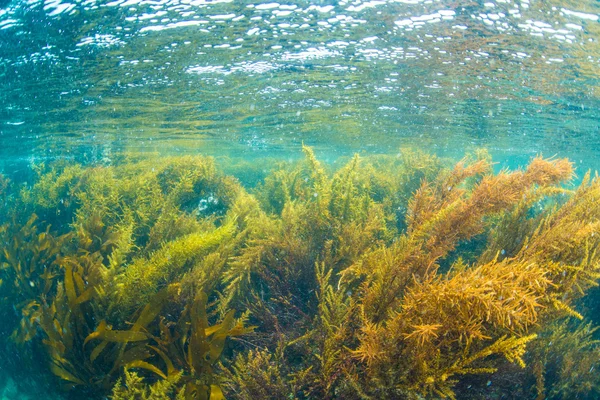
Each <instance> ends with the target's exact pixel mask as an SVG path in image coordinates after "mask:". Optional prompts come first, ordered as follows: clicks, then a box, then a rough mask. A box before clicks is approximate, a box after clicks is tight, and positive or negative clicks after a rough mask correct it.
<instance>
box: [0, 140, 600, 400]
mask: <svg viewBox="0 0 600 400" xmlns="http://www.w3.org/2000/svg"><path fill="white" fill-rule="evenodd" d="M303 152H304V156H305V157H304V160H302V161H300V162H297V163H291V164H279V165H276V166H273V167H271V168H269V169H270V170H271V172H270V173H269V174H268V175H266V177H265V178H264V179H263V180H262V182H261V183H259V184H256V182H255V181H253V184H252V186H253V187H252V189H245V188H244V187H243V186H242V185H241V184H240V183H239V182H238V181H237V180H236V179H235V178H233V177H230V176H227V175H225V174H223V173H221V172H219V170H218V169H217V167H216V165H215V163H214V161H213V160H212V159H210V158H206V157H200V156H195V157H168V158H156V159H144V160H141V159H135V158H128V157H123V160H122V161H121V162H120V163H118V164H117V165H114V166H84V165H79V164H72V165H66V164H64V163H63V164H56V165H50V166H44V165H41V166H36V167H35V171H36V178H35V180H34V182H32V183H31V185H29V186H28V187H27V188H24V189H21V190H20V191H16V189H15V186H14V185H13V184H12V183H11V182H10V181H8V179H6V178H3V177H0V178H1V179H0V196H2V199H3V200H4V201H3V204H4V206H3V207H4V209H3V210H5V215H4V217H3V220H2V221H3V225H2V226H1V227H0V235H1V236H2V241H1V242H2V243H3V251H2V253H1V254H0V267H1V269H0V274H1V277H0V278H1V279H2V281H1V282H2V286H1V289H2V296H1V299H2V302H4V303H5V305H7V306H8V304H10V305H11V306H12V305H14V309H15V311H16V313H17V315H18V318H17V321H15V323H14V327H13V328H14V333H13V335H12V339H13V341H14V342H15V343H17V344H19V345H23V344H25V343H34V344H35V347H34V348H36V349H39V350H40V351H42V354H40V355H39V356H41V357H44V358H45V359H46V360H47V364H48V370H49V371H50V372H52V373H53V374H54V375H55V376H56V377H57V379H59V380H60V381H61V382H62V383H63V386H64V388H65V390H67V391H68V392H69V393H71V394H73V396H74V397H77V396H80V395H81V394H82V393H86V395H88V396H92V397H94V396H96V397H98V398H101V397H102V396H106V395H110V396H111V397H112V398H113V399H115V400H116V399H166V398H178V399H207V400H208V399H221V398H225V397H228V398H240V399H256V398H298V399H303V398H315V397H322V398H331V399H333V398H343V399H369V398H374V399H375V398H398V399H403V398H405V399H413V398H414V399H417V398H467V397H468V396H469V393H472V392H468V391H465V389H464V388H465V387H472V386H473V385H478V384H479V385H480V386H481V389H480V390H481V391H484V390H495V387H492V388H487V387H486V386H485V385H482V384H481V383H480V382H481V379H480V377H481V376H484V377H485V376H489V375H491V374H494V379H500V380H502V376H504V377H505V378H506V380H509V379H510V380H511V382H513V383H514V382H518V384H516V385H515V384H513V385H512V387H511V388H508V387H504V388H503V389H504V390H506V391H510V390H513V393H514V394H515V395H516V394H517V392H518V394H519V395H523V394H524V395H525V396H530V398H544V396H550V397H553V398H560V396H570V395H577V396H589V397H590V398H592V397H593V396H594V395H596V394H597V393H598V392H600V380H598V379H596V378H595V375H593V374H591V373H587V374H585V371H584V370H583V369H587V370H593V368H595V364H596V361H594V360H595V358H594V357H595V355H596V354H598V351H600V350H598V345H597V342H596V341H595V340H594V338H593V336H594V332H595V328H594V327H593V326H592V325H591V323H592V322H580V324H579V325H578V327H574V326H575V324H574V323H566V322H564V321H565V320H566V319H567V318H571V319H575V320H584V314H585V313H584V310H583V309H580V306H579V301H580V300H581V299H582V298H583V297H585V296H586V295H587V293H588V291H589V289H590V288H591V287H593V286H596V285H597V281H598V279H599V278H600V272H599V266H600V265H599V261H600V260H599V255H598V252H597V248H598V240H599V235H598V232H597V231H598V230H599V229H600V223H599V222H598V221H600V218H599V217H600V181H599V180H598V178H592V177H591V176H590V175H589V174H588V175H586V176H585V177H584V178H583V181H582V183H581V184H580V185H579V186H578V187H572V185H571V186H570V187H567V185H570V182H571V180H572V178H573V168H572V165H571V163H570V162H568V161H567V160H564V159H543V158H541V157H537V158H534V159H533V160H531V162H530V164H529V165H528V166H527V167H526V168H525V169H523V170H516V171H501V172H499V173H496V174H494V173H493V169H492V164H491V160H490V156H489V155H488V154H487V153H486V152H485V151H479V152H476V153H474V154H471V155H468V156H467V157H465V158H464V159H463V160H461V161H459V162H458V163H456V164H454V165H452V164H450V163H449V162H448V161H447V160H442V159H439V158H437V157H434V156H429V155H427V154H423V153H421V152H417V151H410V150H403V151H401V152H400V154H398V155H397V156H372V157H359V156H355V157H353V158H351V159H350V160H349V161H348V162H347V163H346V164H345V165H343V166H342V167H341V168H339V169H337V170H335V171H331V170H330V168H329V167H327V166H324V165H323V164H322V163H320V162H319V161H318V159H317V157H316V156H315V154H314V153H313V151H312V149H310V148H308V147H304V148H303ZM229 170H235V168H229ZM263 173H264V172H261V174H263ZM257 180H258V178H257ZM7 308H8V307H4V309H7ZM13 319H14V318H13ZM548 342H552V343H560V345H555V346H554V347H551V348H549V347H548V346H545V345H544V343H548ZM574 348H575V349H577V351H578V352H579V353H578V354H580V358H581V360H584V361H582V363H580V364H579V365H578V364H577V362H576V361H575V359H574V358H573V355H572V354H571V355H570V354H568V352H569V351H570V350H572V349H574ZM582 365H583V366H582ZM584 367H585V368H584ZM578 376H585V380H581V379H579V380H578V378H577V377H578ZM575 382H577V383H578V384H574V383H575ZM517 388H518V389H517Z"/></svg>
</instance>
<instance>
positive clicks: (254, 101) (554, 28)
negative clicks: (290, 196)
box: [0, 0, 600, 399]
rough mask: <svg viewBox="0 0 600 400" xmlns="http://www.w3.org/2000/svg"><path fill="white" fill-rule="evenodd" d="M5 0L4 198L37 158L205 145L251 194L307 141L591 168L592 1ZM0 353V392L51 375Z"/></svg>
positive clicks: (192, 149)
mask: <svg viewBox="0 0 600 400" xmlns="http://www.w3.org/2000/svg"><path fill="white" fill-rule="evenodd" d="M0 7H1V9H0V89H1V90H0V173H3V174H5V175H6V176H8V177H11V178H12V179H13V181H14V183H15V184H16V185H15V188H14V193H15V194H14V196H13V195H11V196H13V197H15V196H17V193H19V187H21V186H22V187H27V188H30V187H31V186H32V184H33V182H35V181H36V179H37V178H36V175H35V173H34V172H32V165H41V164H43V163H46V164H52V163H53V162H57V161H58V162H61V161H64V160H68V161H69V162H77V163H81V164H82V165H84V166H86V165H101V166H110V165H123V154H140V153H141V154H148V155H150V154H152V157H154V156H155V155H157V154H158V155H160V156H169V155H210V156H215V157H216V159H217V164H218V165H219V168H221V169H222V170H223V171H224V172H225V173H226V174H231V175H234V176H236V177H238V178H239V179H240V180H241V181H242V183H243V184H245V185H246V187H249V188H252V187H255V186H256V185H257V184H259V183H260V182H261V181H262V180H263V179H264V177H265V176H266V175H267V174H268V173H269V172H270V171H272V170H274V169H275V168H276V167H275V164H276V162H278V161H285V162H288V161H297V160H302V159H303V154H302V145H303V144H304V145H307V146H310V147H311V148H313V149H314V150H315V154H316V155H317V158H318V159H319V160H321V161H323V162H324V163H325V164H327V165H329V166H330V167H329V168H330V169H332V170H337V169H339V168H340V167H341V166H342V165H343V164H345V163H346V161H348V159H349V157H351V156H352V155H353V154H354V153H359V154H360V155H361V156H362V157H364V158H365V159H366V160H370V159H369V157H372V156H374V155H397V154H400V150H399V149H401V148H402V149H403V148H412V149H416V150H421V151H424V152H425V153H427V154H436V155H438V156H441V157H448V158H451V159H453V160H454V161H456V160H459V159H461V158H462V157H463V156H464V155H465V153H468V152H473V151H475V150H477V149H481V148H485V149H487V150H488V151H489V153H490V154H491V156H492V159H493V160H494V162H496V163H497V164H496V165H495V166H494V169H495V171H496V172H498V171H499V170H501V169H502V168H505V167H510V168H516V167H519V166H525V165H527V164H528V163H529V162H530V160H531V159H532V158H533V157H534V156H536V155H539V154H542V155H543V156H544V157H556V158H563V157H565V158H569V159H570V160H571V161H572V162H573V164H574V167H575V174H576V175H577V177H578V178H579V179H578V180H576V181H578V182H579V181H580V178H582V176H583V175H584V173H585V171H587V170H593V171H594V170H600V3H599V2H598V1H596V0H583V1H573V0H552V1H535V0H497V1H470V0H466V1H455V0H440V1H435V0H427V1H422V0H397V1H393V0H389V1H386V0H373V1H360V0H356V1H326V0H321V1H312V2H309V1H282V2H274V1H273V2H250V1H235V0H234V1H222V0H216V1H204V0H114V1H97V0H44V1H41V0H23V1H17V0H13V1H7V0H4V1H0ZM149 157H150V156H149ZM369 162H370V161H369ZM263 165H264V166H263ZM0 178H1V175H0ZM413 189H414V188H413ZM0 194H2V181H1V180H0ZM205 194H206V193H205ZM315 194H316V193H315ZM406 195H407V196H408V195H410V193H408V194H406ZM210 196H212V194H210ZM210 196H209V197H206V198H203V200H205V203H206V201H208V200H206V199H210V198H212V197H210ZM211 201H212V200H211ZM540 202H541V201H540ZM7 204H8V203H7ZM11 204H12V203H11ZM61 207H62V206H61ZM198 207H200V206H198ZM541 208H542V206H540V209H541ZM0 210H4V209H3V208H2V207H0ZM532 213H533V214H535V212H533V211H532ZM7 215H8V214H7ZM0 222H2V223H5V222H6V221H5V220H4V218H0ZM0 233H1V232H0ZM471 244H472V243H471ZM473 251H474V252H475V251H476V250H473ZM467 258H468V257H467ZM594 304H596V300H593V299H592V300H587V303H585V304H584V307H587V308H586V309H588V310H595V309H597V308H595V306H594ZM19 312H20V311H17V309H15V311H14V315H17V316H18V315H19ZM9 314H10V313H9ZM2 333H3V336H4V338H6V337H7V336H8V335H9V334H10V333H11V332H10V331H7V332H2ZM3 348H4V347H3ZM5 348H6V350H2V351H1V352H2V357H5V358H6V360H7V363H6V365H7V367H6V368H3V369H2V370H0V382H5V385H4V386H5V389H4V392H3V396H4V398H6V399H9V398H28V397H27V396H33V397H35V396H36V393H38V392H39V391H41V392H44V390H46V388H49V387H54V386H56V387H58V384H55V382H54V381H53V380H52V379H53V378H52V377H49V376H47V375H43V372H41V374H42V375H40V377H42V376H43V378H40V381H43V382H45V383H43V384H40V385H39V386H40V387H37V388H36V387H35V384H33V383H27V384H22V385H21V387H20V390H21V392H20V393H19V392H18V390H19V389H16V386H15V382H19V379H20V377H21V375H19V374H18V373H16V372H17V371H14V369H16V368H20V367H18V365H21V364H19V358H20V356H21V355H19V354H15V353H14V351H15V350H14V348H13V347H12V345H11V344H7V345H6V346H5ZM35 351H36V348H28V349H27V351H24V352H23V355H22V356H24V357H25V358H27V355H29V354H33V353H35ZM8 360H10V361H8ZM40 363H41V361H40ZM34 364H35V363H34ZM13 366H15V367H14V368H13ZM27 368H29V370H31V371H39V370H43V368H42V367H40V366H39V365H37V364H36V365H33V366H32V365H28V367H27ZM27 368H25V367H23V370H24V371H28V369H27ZM494 382H495V381H494ZM485 383H486V382H484V384H485ZM53 385H54V386H53ZM17 386H18V385H17ZM484 386H485V385H484ZM492 386H493V385H492ZM463 389H464V388H463ZM36 391H37V392H36ZM463 393H464V392H463ZM482 396H483V394H482ZM482 398H483V397H482Z"/></svg>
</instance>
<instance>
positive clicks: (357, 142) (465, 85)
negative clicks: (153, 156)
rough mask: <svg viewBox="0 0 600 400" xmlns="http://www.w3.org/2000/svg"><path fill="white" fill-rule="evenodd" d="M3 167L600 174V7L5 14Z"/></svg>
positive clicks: (287, 7) (119, 0)
mask: <svg viewBox="0 0 600 400" xmlns="http://www.w3.org/2000/svg"><path fill="white" fill-rule="evenodd" d="M3 3H4V4H3V9H2V10H1V11H0V85H1V88H2V90H1V91H0V157H1V158H2V160H3V161H4V163H6V162H8V160H12V161H14V160H30V159H31V158H35V159H39V158H47V157H50V158H52V157H55V156H57V155H59V156H76V157H80V156H85V157H88V158H89V157H91V158H94V159H96V158H99V157H100V158H110V157H111V155H112V154H113V153H114V152H116V151H120V150H123V149H126V150H134V151H137V150H141V151H157V150H158V151H161V152H182V151H183V152H196V151H203V152H206V153H213V154H223V153H227V154H235V155H244V156H254V155H262V154H270V155H271V154H282V155H287V154H289V152H294V153H296V152H297V151H298V147H299V144H300V143H302V142H304V143H307V144H310V145H313V146H316V148H317V149H321V150H322V151H326V152H331V153H334V152H338V153H345V152H353V151H369V152H390V151H396V149H397V148H398V147H399V146H406V145H412V146H415V145H416V146H419V147H425V148H427V149H430V150H431V151H435V152H438V153H444V152H449V153H462V152H463V149H464V148H467V147H473V146H485V147H488V148H489V149H490V150H491V151H492V153H494V154H496V155H497V156H498V155H499V156H500V157H505V156H506V157H512V156H518V157H521V158H524V159H526V158H529V157H530V156H532V155H534V154H536V153H540V152H542V153H543V154H545V155H553V154H559V155H564V156H569V157H571V158H573V159H575V161H576V162H577V163H581V164H583V165H584V166H588V167H589V166H592V167H594V166H598V165H600V161H599V160H600V157H599V154H600V138H599V134H600V132H599V119H598V117H599V115H600V109H599V101H598V98H599V96H600V86H599V81H598V77H599V75H600V44H599V42H598V41H599V40H600V22H599V14H600V3H598V2H597V1H595V0H585V1H572V0H562V1H559V0H553V1H533V0H532V1H528V0H521V1H511V0H504V1H489V2H484V1H451V0H443V1H420V0H404V1H377V0H375V1H366V2H363V1H338V2H335V1H316V2H304V1H287V2H281V3H277V2H262V3H260V2H259V3H256V2H247V1H200V0H158V1H147V0H115V1H95V0H85V1H71V2H69V1H61V0H53V1H51V0H46V1H37V0H30V1H12V2H6V1H4V2H3Z"/></svg>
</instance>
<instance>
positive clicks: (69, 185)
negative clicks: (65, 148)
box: [21, 164, 87, 212]
mask: <svg viewBox="0 0 600 400" xmlns="http://www.w3.org/2000/svg"><path fill="white" fill-rule="evenodd" d="M44 169H45V168H43V167H42V168H39V169H38V171H37V172H38V174H39V175H38V179H37V181H36V183H35V184H34V185H33V187H32V188H31V189H28V190H27V189H26V190H23V191H22V192H21V201H22V202H23V203H24V204H25V205H26V206H27V207H28V209H29V211H30V212H35V211H38V212H39V210H40V209H43V210H60V209H68V208H69V207H71V206H72V205H74V202H75V201H76V198H75V197H74V195H75V193H76V191H77V187H78V186H79V182H80V181H81V180H85V177H86V175H87V174H86V172H85V169H84V168H83V167H82V166H81V165H79V164H74V165H70V166H66V167H64V168H58V169H55V168H51V169H50V170H49V171H47V172H44Z"/></svg>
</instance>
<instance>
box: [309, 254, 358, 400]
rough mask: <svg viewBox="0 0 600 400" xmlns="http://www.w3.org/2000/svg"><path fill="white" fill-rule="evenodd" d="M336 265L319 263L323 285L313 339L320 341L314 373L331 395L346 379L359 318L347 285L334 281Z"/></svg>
mask: <svg viewBox="0 0 600 400" xmlns="http://www.w3.org/2000/svg"><path fill="white" fill-rule="evenodd" d="M332 272H333V270H332V269H327V268H326V267H325V264H323V263H321V264H320V265H319V264H317V265H316V276H317V282H318V285H319V292H318V301H319V310H318V316H317V318H316V321H315V328H316V329H315V330H316V334H315V335H313V336H312V337H313V340H314V341H315V342H316V344H317V345H318V348H319V351H318V355H317V358H318V359H319V368H318V369H316V371H312V373H314V374H317V378H316V379H315V382H314V385H315V386H320V387H322V389H321V391H322V392H323V393H325V394H326V395H327V396H332V395H334V393H333V388H334V387H336V386H338V384H339V381H340V380H342V379H344V373H343V372H344V371H345V369H346V365H345V364H346V361H347V360H348V359H349V358H350V352H349V351H348V347H347V346H348V345H350V341H351V337H352V334H353V328H352V325H354V324H355V323H354V319H355V318H356V311H357V310H356V304H355V303H354V302H353V301H352V298H351V297H349V296H348V295H347V294H346V292H345V290H344V288H340V287H339V286H338V287H337V289H336V288H334V286H332V285H331V280H332Z"/></svg>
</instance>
